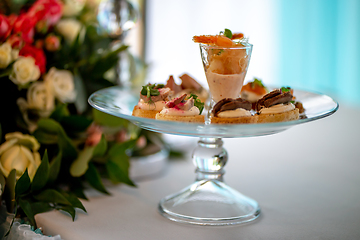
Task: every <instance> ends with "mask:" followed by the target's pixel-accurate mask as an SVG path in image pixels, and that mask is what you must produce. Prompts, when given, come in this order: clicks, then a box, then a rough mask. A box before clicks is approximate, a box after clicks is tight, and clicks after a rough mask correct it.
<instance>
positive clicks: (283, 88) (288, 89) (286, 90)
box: [280, 87, 291, 93]
mask: <svg viewBox="0 0 360 240" xmlns="http://www.w3.org/2000/svg"><path fill="white" fill-rule="evenodd" d="M280 90H281V92H283V93H285V92H290V90H291V88H290V87H282V88H281V89H280Z"/></svg>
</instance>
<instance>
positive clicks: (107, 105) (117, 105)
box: [89, 87, 339, 138]
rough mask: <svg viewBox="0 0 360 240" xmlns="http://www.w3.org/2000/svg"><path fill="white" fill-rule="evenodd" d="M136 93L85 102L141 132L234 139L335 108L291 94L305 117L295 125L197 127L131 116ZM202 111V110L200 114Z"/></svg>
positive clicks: (106, 93) (99, 95) (317, 97)
mask: <svg viewBox="0 0 360 240" xmlns="http://www.w3.org/2000/svg"><path fill="white" fill-rule="evenodd" d="M139 94H140V93H139V90H138V89H137V90H131V89H123V88H121V87H110V88H106V89H102V90H100V91H97V92H95V93H93V94H92V95H91V96H90V98H89V103H90V105H91V106H92V107H94V108H96V109H98V110H100V111H102V112H105V113H108V114H110V115H113V116H116V117H120V118H124V119H127V120H129V121H131V122H133V123H134V124H136V125H138V126H139V127H141V128H144V129H148V130H151V131H154V132H159V133H168V134H176V135H185V136H192V137H216V138H236V137H253V136H263V135H269V134H274V133H278V132H281V131H284V130H286V129H288V128H290V127H292V126H295V125H298V124H302V123H306V122H311V121H314V120H317V119H321V118H324V117H326V116H329V115H331V114H333V113H334V112H336V110H337V109H338V107H339V105H338V103H337V102H336V101H334V100H333V99H332V98H331V97H329V96H327V95H324V94H320V93H315V92H308V91H301V90H294V96H295V97H296V100H297V101H300V102H301V103H302V104H303V106H304V108H305V113H304V114H302V115H301V116H300V119H298V120H296V121H288V122H280V123H262V124H216V125H215V124H199V123H182V122H171V121H161V120H156V119H148V118H141V117H135V116H132V115H131V114H132V110H133V108H134V106H135V105H137V103H138V101H139V96H140V95H139ZM204 111H205V110H204Z"/></svg>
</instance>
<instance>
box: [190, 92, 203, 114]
mask: <svg viewBox="0 0 360 240" xmlns="http://www.w3.org/2000/svg"><path fill="white" fill-rule="evenodd" d="M191 97H192V98H193V99H194V106H195V107H197V108H198V109H199V111H200V114H201V113H202V111H203V110H204V105H205V104H204V103H203V102H201V101H200V99H198V96H197V95H195V94H193V93H190V96H189V97H188V99H190V98H191Z"/></svg>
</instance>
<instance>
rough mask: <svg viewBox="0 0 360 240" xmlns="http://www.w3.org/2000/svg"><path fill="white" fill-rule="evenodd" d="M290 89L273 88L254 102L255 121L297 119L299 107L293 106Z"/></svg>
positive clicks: (268, 121)
mask: <svg viewBox="0 0 360 240" xmlns="http://www.w3.org/2000/svg"><path fill="white" fill-rule="evenodd" d="M292 101H293V95H292V94H291V89H289V88H281V89H275V90H273V91H271V92H270V93H268V94H266V95H265V96H263V97H262V98H261V99H259V101H258V102H257V104H256V110H257V112H258V115H257V123H270V122H285V121H292V120H297V119H298V118H299V109H298V108H295V106H294V104H293V103H292Z"/></svg>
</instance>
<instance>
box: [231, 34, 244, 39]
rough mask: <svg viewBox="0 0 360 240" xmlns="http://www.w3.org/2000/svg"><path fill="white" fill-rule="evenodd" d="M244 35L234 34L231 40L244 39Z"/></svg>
mask: <svg viewBox="0 0 360 240" xmlns="http://www.w3.org/2000/svg"><path fill="white" fill-rule="evenodd" d="M243 37H244V34H243V33H233V35H232V37H231V39H240V38H243Z"/></svg>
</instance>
